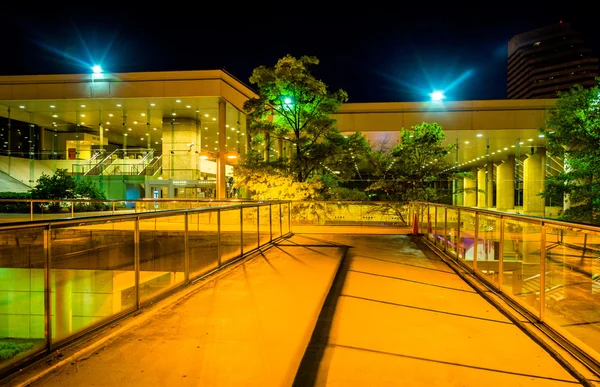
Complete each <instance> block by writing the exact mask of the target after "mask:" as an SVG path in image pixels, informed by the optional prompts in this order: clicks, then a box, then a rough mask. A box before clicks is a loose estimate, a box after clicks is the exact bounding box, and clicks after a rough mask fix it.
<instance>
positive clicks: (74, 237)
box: [50, 220, 136, 342]
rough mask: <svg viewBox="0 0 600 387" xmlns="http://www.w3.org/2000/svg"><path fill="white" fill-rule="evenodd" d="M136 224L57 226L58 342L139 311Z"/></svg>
mask: <svg viewBox="0 0 600 387" xmlns="http://www.w3.org/2000/svg"><path fill="white" fill-rule="evenodd" d="M134 234H135V221H118V220H117V221H113V222H111V223H108V224H107V223H94V222H90V223H84V224H78V225H76V226H65V227H62V226H60V225H57V226H53V228H52V231H51V234H50V239H51V249H50V253H51V255H50V267H51V300H52V303H51V305H52V341H53V342H57V341H61V340H64V339H67V338H69V336H71V335H73V334H75V333H77V332H79V331H81V330H84V329H87V328H90V327H92V326H94V325H97V324H99V323H102V322H105V321H106V320H108V319H110V318H111V317H113V316H115V315H117V314H120V313H122V312H124V311H127V310H129V309H132V308H135V306H136V302H135V271H134V270H135V269H134V255H135V235H134Z"/></svg>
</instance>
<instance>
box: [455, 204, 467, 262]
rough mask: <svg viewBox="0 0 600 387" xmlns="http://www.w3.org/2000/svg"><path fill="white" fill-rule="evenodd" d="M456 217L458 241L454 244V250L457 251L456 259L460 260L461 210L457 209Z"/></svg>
mask: <svg viewBox="0 0 600 387" xmlns="http://www.w3.org/2000/svg"><path fill="white" fill-rule="evenodd" d="M456 218H457V219H456V243H455V244H454V251H455V252H456V260H458V259H460V210H457V211H456ZM464 258H465V256H464V254H463V259H464Z"/></svg>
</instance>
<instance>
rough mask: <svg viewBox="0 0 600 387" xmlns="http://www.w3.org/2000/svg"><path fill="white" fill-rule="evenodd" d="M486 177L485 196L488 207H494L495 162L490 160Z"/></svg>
mask: <svg viewBox="0 0 600 387" xmlns="http://www.w3.org/2000/svg"><path fill="white" fill-rule="evenodd" d="M485 177H486V183H487V184H486V189H485V197H486V201H487V208H492V207H494V163H492V162H491V161H488V163H487V173H486V175H485Z"/></svg>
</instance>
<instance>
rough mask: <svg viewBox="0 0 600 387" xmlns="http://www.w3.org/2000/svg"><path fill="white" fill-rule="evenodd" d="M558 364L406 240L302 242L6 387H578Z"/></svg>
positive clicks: (296, 239)
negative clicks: (153, 386) (135, 386)
mask: <svg viewBox="0 0 600 387" xmlns="http://www.w3.org/2000/svg"><path fill="white" fill-rule="evenodd" d="M555 359H556V357H555V356H552V355H551V352H549V351H547V350H545V349H544V348H542V347H541V346H539V345H538V344H537V343H536V342H535V341H534V340H532V339H531V338H530V337H529V336H528V335H527V334H525V333H524V331H523V330H521V329H520V328H519V327H517V326H516V325H515V324H513V323H512V322H511V320H510V319H508V318H507V317H506V316H505V315H504V314H503V313H501V312H500V311H499V310H498V309H496V308H495V307H494V306H492V305H491V304H490V303H488V302H487V301H486V300H485V299H484V298H483V297H482V296H481V295H480V293H478V292H477V291H476V290H474V289H473V288H472V287H471V286H469V285H468V284H467V283H466V282H465V281H463V280H462V279H461V277H460V276H459V275H458V274H457V273H456V272H455V271H453V270H452V269H451V268H450V267H448V266H447V265H446V264H445V263H444V262H443V261H442V260H440V259H439V258H438V257H436V256H435V255H433V254H430V253H427V254H426V253H424V252H423V251H422V250H420V249H419V248H418V247H417V245H415V244H414V243H413V241H412V240H411V239H410V237H408V236H404V235H351V234H337V235H335V234H296V235H294V236H292V237H290V238H288V239H286V240H282V241H280V242H279V243H277V244H276V245H275V246H273V247H271V248H269V249H267V250H263V251H262V252H259V253H257V254H255V255H253V256H251V257H249V258H247V259H245V260H243V261H241V262H240V263H238V264H237V265H235V266H232V267H230V268H228V269H226V270H225V271H224V272H222V273H219V274H217V275H216V276H214V277H212V278H209V279H208V280H206V281H203V282H199V283H197V284H196V285H194V286H192V287H190V288H188V289H186V290H185V291H183V292H182V293H179V294H175V295H173V296H172V297H170V298H168V299H166V300H163V301H161V302H159V303H158V304H157V305H155V306H152V307H150V308H148V309H146V310H144V313H141V314H140V315H137V316H133V317H129V318H127V319H125V320H122V322H121V323H119V324H117V325H115V326H113V327H111V328H108V329H106V330H104V331H103V332H101V333H100V334H99V335H98V336H96V337H94V338H92V339H90V340H89V341H87V342H82V343H80V344H77V345H75V346H72V347H70V348H67V349H65V350H63V351H61V353H60V354H58V355H57V356H56V357H55V358H54V359H53V360H51V361H46V362H43V363H41V364H40V365H38V366H34V367H31V368H30V369H27V370H26V371H25V372H24V373H22V374H21V375H18V376H17V377H16V378H14V379H12V380H11V381H10V384H11V385H18V386H20V385H36V386H37V385H39V386H61V387H63V386H80V385H92V384H93V385H97V386H115V385H163V386H188V385H189V386H197V385H203V386H290V385H296V386H313V385H317V386H325V385H328V386H396V385H411V386H415V385H416V386H419V385H427V386H438V385H439V386H448V385H456V386H459V385H460V386H484V385H485V386H519V385H523V386H525V385H526V386H533V385H535V386H538V385H539V386H562V385H564V386H567V385H576V384H578V379H576V378H575V377H574V375H573V371H572V370H571V372H568V371H567V369H565V368H563V366H561V364H559V363H558V362H557V361H556V360H555ZM585 376H586V377H588V378H590V379H591V378H593V375H589V374H586V375H585ZM587 385H591V384H587Z"/></svg>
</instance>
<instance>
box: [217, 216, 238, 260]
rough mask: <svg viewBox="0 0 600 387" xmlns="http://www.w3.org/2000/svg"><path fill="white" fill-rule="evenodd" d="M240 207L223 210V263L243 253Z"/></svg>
mask: <svg viewBox="0 0 600 387" xmlns="http://www.w3.org/2000/svg"><path fill="white" fill-rule="evenodd" d="M241 232H242V229H241V224H240V208H233V209H227V210H221V263H227V262H229V261H231V260H232V259H235V258H237V257H239V256H240V255H241V254H242V249H241V243H242V240H241Z"/></svg>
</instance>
